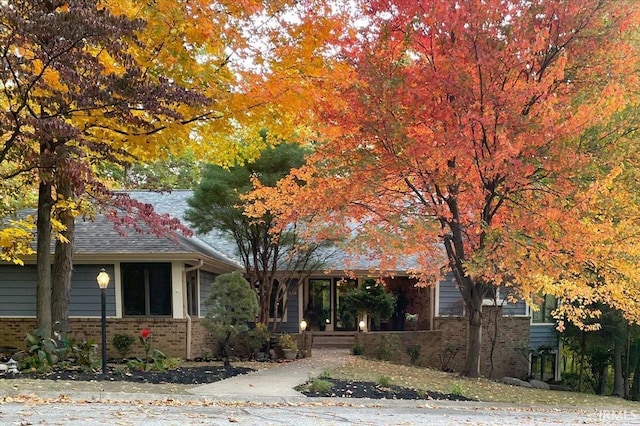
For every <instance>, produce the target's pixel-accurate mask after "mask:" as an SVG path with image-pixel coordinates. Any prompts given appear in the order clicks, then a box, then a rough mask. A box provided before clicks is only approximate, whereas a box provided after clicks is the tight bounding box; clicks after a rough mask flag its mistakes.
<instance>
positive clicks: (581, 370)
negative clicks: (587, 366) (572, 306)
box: [578, 330, 587, 392]
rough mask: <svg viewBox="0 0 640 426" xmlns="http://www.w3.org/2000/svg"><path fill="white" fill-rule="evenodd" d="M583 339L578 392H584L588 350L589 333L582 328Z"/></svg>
mask: <svg viewBox="0 0 640 426" xmlns="http://www.w3.org/2000/svg"><path fill="white" fill-rule="evenodd" d="M581 332H582V340H581V342H580V373H579V374H578V392H582V385H583V383H584V355H585V352H586V351H587V341H586V339H587V333H586V332H585V331H584V330H582V331H581Z"/></svg>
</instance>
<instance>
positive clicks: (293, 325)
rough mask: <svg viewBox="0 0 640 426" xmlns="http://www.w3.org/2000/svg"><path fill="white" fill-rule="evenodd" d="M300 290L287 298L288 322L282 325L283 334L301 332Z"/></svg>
mask: <svg viewBox="0 0 640 426" xmlns="http://www.w3.org/2000/svg"><path fill="white" fill-rule="evenodd" d="M298 290H300V287H298V288H296V290H295V292H294V293H293V294H290V295H289V296H288V298H287V321H286V322H285V321H283V322H282V324H280V330H279V331H281V332H283V333H297V332H298V331H299V330H300V314H299V312H298V306H299V303H298Z"/></svg>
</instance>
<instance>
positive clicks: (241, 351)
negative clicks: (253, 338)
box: [0, 318, 313, 359]
mask: <svg viewBox="0 0 640 426" xmlns="http://www.w3.org/2000/svg"><path fill="white" fill-rule="evenodd" d="M35 327H36V320H35V318H0V347H2V346H5V347H16V348H18V349H25V343H24V339H25V336H26V334H27V333H31V332H33V330H34V329H35ZM70 327H71V331H70V333H69V334H70V336H71V337H73V338H75V339H87V340H89V339H92V340H94V341H95V342H96V343H97V344H98V345H100V342H101V333H102V326H101V321H100V319H99V318H71V320H70ZM143 328H148V329H149V330H151V334H150V337H149V339H150V342H151V347H152V348H153V349H159V350H160V351H162V352H163V353H164V354H165V355H167V356H170V357H179V358H182V359H186V358H187V320H186V319H172V318H120V319H107V355H108V357H109V358H117V357H118V356H119V355H118V351H117V350H116V349H115V348H114V347H113V345H112V343H111V342H112V340H113V336H115V335H116V334H129V335H131V336H133V337H134V338H135V342H134V343H133V345H131V353H130V354H129V356H130V357H143V356H144V347H143V346H142V343H140V341H139V339H138V336H139V335H140V331H141V330H142V329H143ZM294 337H295V338H296V339H297V340H298V348H300V349H301V350H306V351H307V356H311V346H312V341H311V339H312V338H313V336H312V334H311V333H306V334H305V335H301V334H296V335H294ZM231 346H232V347H233V350H232V353H231V355H232V356H238V357H246V356H249V354H248V350H247V346H246V343H244V342H243V341H241V340H239V341H236V342H235V343H234V342H232V344H231ZM217 350H218V348H217V343H216V342H215V340H214V337H213V336H212V335H211V333H210V332H209V331H208V330H206V329H205V328H204V327H203V326H202V324H201V323H200V320H199V319H194V320H193V321H192V324H191V359H193V358H199V357H205V356H215V355H217Z"/></svg>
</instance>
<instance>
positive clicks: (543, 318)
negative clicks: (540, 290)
mask: <svg viewBox="0 0 640 426" xmlns="http://www.w3.org/2000/svg"><path fill="white" fill-rule="evenodd" d="M557 306H558V301H557V300H556V298H555V297H553V296H551V295H549V294H547V295H545V296H544V297H543V298H542V300H541V303H540V305H538V310H537V311H535V310H532V313H531V322H533V323H536V324H553V323H555V319H554V318H553V316H551V312H553V310H554V309H555V308H556V307H557Z"/></svg>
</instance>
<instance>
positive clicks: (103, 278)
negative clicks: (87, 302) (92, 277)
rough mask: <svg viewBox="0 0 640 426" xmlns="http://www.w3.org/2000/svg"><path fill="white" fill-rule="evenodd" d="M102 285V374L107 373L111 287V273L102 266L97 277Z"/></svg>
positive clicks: (100, 285)
mask: <svg viewBox="0 0 640 426" xmlns="http://www.w3.org/2000/svg"><path fill="white" fill-rule="evenodd" d="M96 281H98V287H100V293H101V294H100V296H101V305H102V330H101V331H102V374H107V287H109V274H107V271H105V270H104V268H102V269H101V270H100V273H99V274H98V276H97V277H96Z"/></svg>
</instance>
